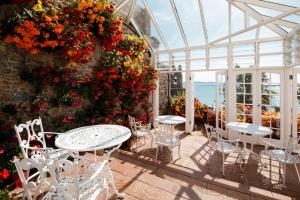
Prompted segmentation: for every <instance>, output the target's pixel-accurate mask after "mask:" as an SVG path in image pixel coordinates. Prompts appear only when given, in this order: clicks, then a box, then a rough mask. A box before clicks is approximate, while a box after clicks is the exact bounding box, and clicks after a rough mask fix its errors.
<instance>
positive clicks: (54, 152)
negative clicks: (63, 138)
mask: <svg viewBox="0 0 300 200" xmlns="http://www.w3.org/2000/svg"><path fill="white" fill-rule="evenodd" d="M15 131H16V134H17V138H18V141H19V146H20V148H21V151H22V154H23V156H24V158H33V159H43V160H46V159H49V160H51V159H60V158H66V157H68V152H67V151H63V150H61V149H53V148H50V147H47V145H46V139H45V137H47V136H52V135H58V134H60V133H55V132H45V131H44V129H43V124H42V120H41V118H40V117H39V118H38V119H34V120H33V121H28V122H26V124H19V125H18V126H16V125H15Z"/></svg>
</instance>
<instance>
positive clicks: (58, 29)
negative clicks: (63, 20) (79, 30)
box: [54, 24, 65, 34]
mask: <svg viewBox="0 0 300 200" xmlns="http://www.w3.org/2000/svg"><path fill="white" fill-rule="evenodd" d="M64 29H65V27H64V25H62V24H58V25H56V26H55V29H54V33H56V34H59V33H61V32H63V31H64Z"/></svg>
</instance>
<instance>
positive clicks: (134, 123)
mask: <svg viewBox="0 0 300 200" xmlns="http://www.w3.org/2000/svg"><path fill="white" fill-rule="evenodd" d="M128 119H129V124H130V128H131V131H132V133H133V134H136V131H137V127H138V126H140V125H141V123H140V122H137V121H136V120H135V118H134V117H132V116H130V115H128Z"/></svg>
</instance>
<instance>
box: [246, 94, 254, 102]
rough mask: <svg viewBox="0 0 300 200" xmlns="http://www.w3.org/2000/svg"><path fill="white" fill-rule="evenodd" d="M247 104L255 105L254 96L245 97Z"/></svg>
mask: <svg viewBox="0 0 300 200" xmlns="http://www.w3.org/2000/svg"><path fill="white" fill-rule="evenodd" d="M245 103H246V104H252V103H253V96H252V95H245Z"/></svg>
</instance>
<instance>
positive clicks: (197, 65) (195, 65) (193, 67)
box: [191, 60, 206, 70]
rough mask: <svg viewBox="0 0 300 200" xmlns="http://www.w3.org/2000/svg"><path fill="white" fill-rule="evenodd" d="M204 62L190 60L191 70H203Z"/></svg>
mask: <svg viewBox="0 0 300 200" xmlns="http://www.w3.org/2000/svg"><path fill="white" fill-rule="evenodd" d="M205 68H206V61H205V60H191V70H197V69H205Z"/></svg>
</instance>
